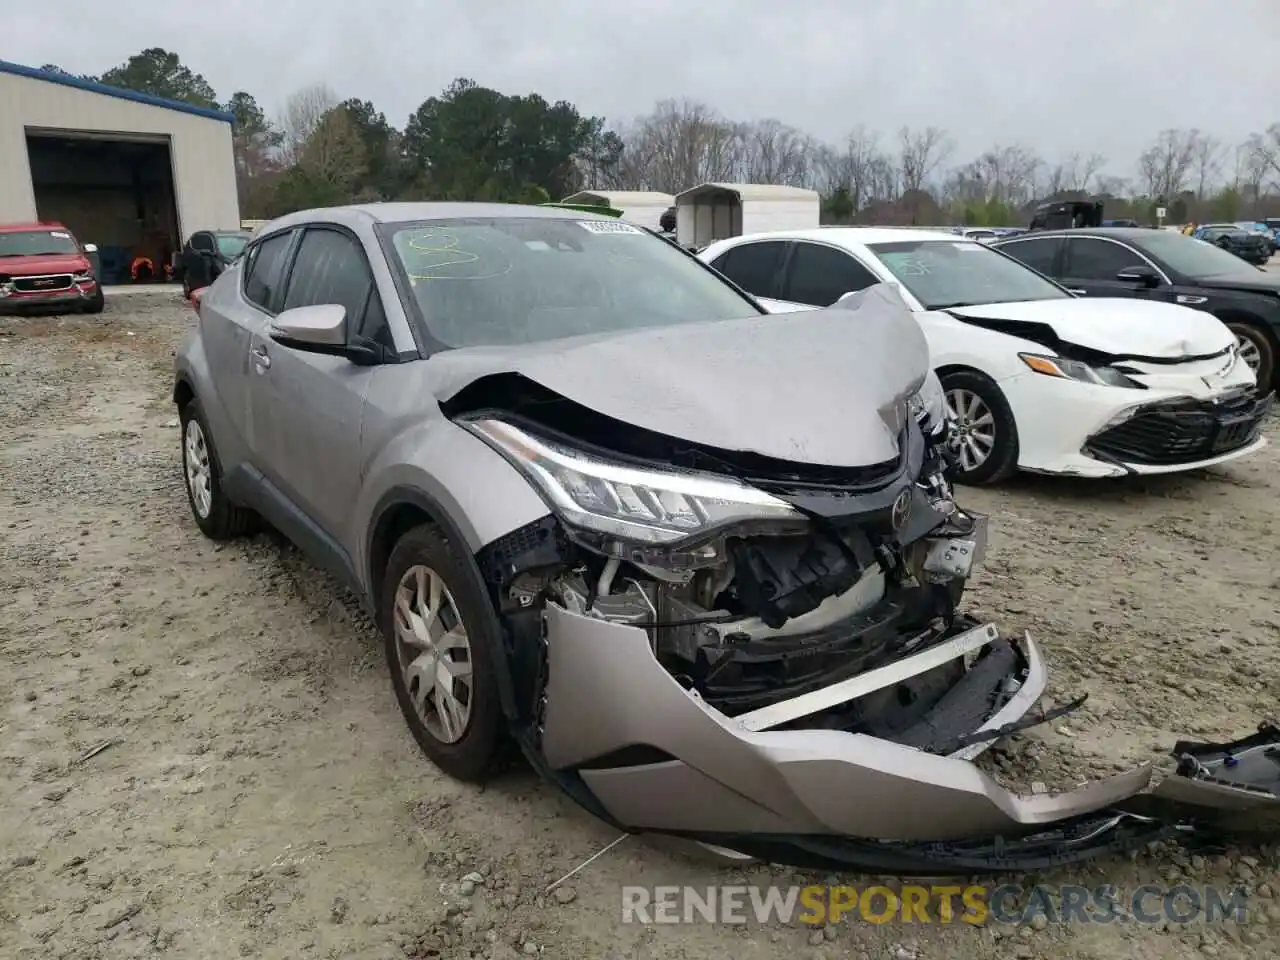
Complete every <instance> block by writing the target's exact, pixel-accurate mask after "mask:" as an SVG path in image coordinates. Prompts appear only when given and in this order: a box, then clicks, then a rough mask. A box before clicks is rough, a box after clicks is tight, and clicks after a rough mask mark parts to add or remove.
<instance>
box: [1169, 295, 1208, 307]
mask: <svg viewBox="0 0 1280 960" xmlns="http://www.w3.org/2000/svg"><path fill="white" fill-rule="evenodd" d="M1177 300H1178V303H1184V304H1186V305H1187V306H1189V307H1193V306H1196V305H1198V304H1201V303H1207V302H1208V300H1209V298H1208V297H1190V296H1187V295H1186V294H1182V293H1180V294H1178V297H1177Z"/></svg>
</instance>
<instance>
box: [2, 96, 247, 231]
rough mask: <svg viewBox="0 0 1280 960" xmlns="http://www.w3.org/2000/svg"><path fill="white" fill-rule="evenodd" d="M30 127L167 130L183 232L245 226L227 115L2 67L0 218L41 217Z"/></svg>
mask: <svg viewBox="0 0 1280 960" xmlns="http://www.w3.org/2000/svg"><path fill="white" fill-rule="evenodd" d="M28 127H35V128H40V129H46V130H65V131H66V132H67V133H68V134H74V133H76V132H78V131H80V132H92V133H98V134H104V135H106V134H112V133H118V134H121V135H122V136H125V137H127V136H128V135H129V134H152V135H160V136H167V137H169V143H170V151H171V155H172V157H173V174H174V191H175V193H176V195H177V202H178V222H179V229H180V230H181V232H182V236H183V237H184V238H185V237H186V236H188V235H189V234H190V233H191V232H192V231H193V230H216V229H227V230H236V229H239V227H240V203H239V199H238V197H237V195H236V174H235V160H234V156H233V153H232V149H231V125H230V124H229V123H224V122H222V121H220V120H213V119H210V118H207V117H198V116H195V115H193V114H187V113H181V112H179V111H176V110H167V109H164V108H162V107H155V106H150V105H148V104H142V103H135V102H133V101H130V100H122V99H119V98H118V97H110V96H106V95H104V94H99V93H92V92H90V91H88V90H78V89H76V88H74V87H68V86H63V85H62V84H57V83H49V82H47V81H43V80H35V79H31V78H28V77H22V76H15V75H13V74H8V73H0V223H6V222H9V223H12V222H20V221H24V220H34V219H35V217H36V204H35V194H34V192H33V190H32V187H31V165H30V162H29V159H28V155H27V138H26V129H27V128H28Z"/></svg>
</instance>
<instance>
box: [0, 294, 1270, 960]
mask: <svg viewBox="0 0 1280 960" xmlns="http://www.w3.org/2000/svg"><path fill="white" fill-rule="evenodd" d="M189 323H190V315H189V313H188V312H187V311H186V310H185V308H184V307H183V306H182V305H181V304H180V303H179V302H178V301H177V300H176V299H175V298H173V297H172V296H171V295H169V294H133V295H121V296H117V297H113V298H111V300H110V301H109V304H108V307H107V310H106V312H105V313H104V314H103V315H102V316H101V317H96V318H87V317H86V318H44V319H39V320H31V321H16V320H8V321H0V437H3V440H4V444H3V448H2V449H0V518H3V519H2V520H0V530H3V537H2V538H0V550H2V554H0V560H2V563H0V670H2V671H3V672H4V674H5V676H6V677H7V678H8V682H7V683H5V684H4V685H3V686H0V762H2V763H3V771H4V773H3V776H0V956H3V957H5V958H9V957H15V958H16V957H21V958H41V960H44V958H54V957H59V958H61V957H66V958H77V960H81V958H112V960H114V958H124V957H144V956H153V955H158V954H161V953H167V954H168V955H171V956H178V957H184V958H185V957H191V958H218V960H224V958H227V957H233V956H246V957H273V958H274V957H279V958H299V957H303V958H306V957H344V958H346V957H354V958H375V960H376V958H404V957H410V958H424V957H447V958H466V957H495V958H509V957H514V956H525V955H529V956H532V955H536V954H541V955H542V956H546V957H564V958H570V957H600V958H606V957H608V958H629V960H639V958H647V960H653V958H658V957H667V958H688V960H693V958H712V957H724V956H730V955H732V956H734V957H738V958H764V957H776V956H779V955H782V954H784V953H785V954H787V955H790V956H794V957H797V958H805V960H818V958H826V960H835V958H840V957H859V958H862V957H868V958H869V957H886V956H887V957H894V958H895V960H912V958H920V960H923V958H931V957H948V958H961V957H965V958H968V957H1054V958H1069V957H1096V958H1108V960H1111V958H1115V957H1118V956H1132V957H1161V958H1170V957H1192V956H1209V957H1215V956H1216V957H1223V958H1229V957H1240V958H1244V957H1268V956H1269V957H1274V956H1278V955H1280V899H1276V898H1275V894H1276V892H1277V891H1280V883H1277V881H1276V879H1275V871H1276V867H1277V864H1278V862H1280V848H1275V847H1263V848H1251V849H1226V850H1219V851H1212V850H1211V851H1197V852H1191V851H1183V850H1177V849H1171V848H1166V847H1164V846H1156V847H1154V848H1152V849H1149V850H1146V851H1143V852H1142V853H1141V854H1140V855H1137V856H1133V857H1130V858H1119V859H1116V860H1109V861H1102V862H1098V863H1095V864H1092V865H1090V866H1088V867H1087V868H1084V869H1076V870H1071V871H1066V870H1064V871H1059V872H1056V873H1052V874H1048V875H1044V876H1041V877H1036V878H1019V879H1021V880H1022V881H1023V882H1036V881H1040V882H1046V883H1058V882H1072V883H1084V884H1087V885H1088V886H1091V887H1092V886H1096V885H1098V884H1103V883H1113V884H1116V885H1119V886H1121V887H1123V888H1128V889H1133V888H1135V887H1137V886H1138V885H1140V884H1143V883H1157V884H1166V885H1172V884H1176V883H1179V882H1188V883H1194V884H1201V883H1215V884H1218V885H1223V886H1228V885H1233V884H1243V885H1245V886H1247V887H1248V889H1249V890H1250V891H1251V893H1252V899H1251V901H1250V914H1249V921H1248V922H1247V923H1245V924H1242V925H1236V924H1234V923H1227V924H1225V925H1224V924H1218V925H1214V926H1212V927H1206V926H1204V925H1199V924H1196V925H1192V926H1187V927H1178V926H1169V925H1163V924H1162V925H1160V926H1159V927H1149V926H1141V925H1134V924H1127V925H1126V924H1106V925H1093V926H1087V927H1084V926H1076V927H1068V926H1065V925H1061V924H1049V925H1043V924H1037V925H1033V926H1026V927H1021V928H1012V927H1006V926H1000V925H994V924H993V925H989V926H988V927H987V928H985V929H981V928H980V929H974V928H970V927H967V926H961V925H952V926H949V927H940V926H930V927H926V926H923V925H915V926H902V925H893V924H887V925H883V926H873V925H869V924H860V923H849V924H842V925H840V926H839V927H838V928H830V929H828V930H827V931H825V932H823V931H812V930H808V929H801V928H795V927H789V926H757V925H749V926H743V927H734V926H712V925H707V924H696V925H678V926H649V927H642V926H638V925H624V924H622V923H621V922H620V915H621V909H620V907H621V900H620V887H621V886H622V885H624V884H646V885H656V884H692V885H695V886H702V887H705V886H706V885H708V884H712V883H733V882H738V883H741V882H747V883H756V884H766V883H770V882H779V883H791V882H796V881H797V880H800V881H810V880H812V881H814V882H825V880H826V879H827V878H823V877H820V876H819V877H807V876H798V875H796V874H795V873H794V872H791V871H785V870H775V869H771V868H769V867H767V866H761V867H759V868H753V869H750V870H747V871H745V872H744V871H726V870H721V869H719V868H714V867H709V866H706V865H704V864H701V863H697V862H693V861H690V860H687V859H683V858H681V857H679V856H676V855H674V854H670V853H665V852H660V851H659V850H657V849H654V848H652V847H650V846H648V845H646V844H644V843H643V842H641V841H640V840H638V839H635V838H631V839H628V840H627V841H625V842H624V843H622V844H621V845H619V846H618V847H617V848H616V849H614V850H611V851H610V852H609V853H608V854H606V855H605V856H603V857H601V858H600V859H599V860H597V861H596V862H594V863H592V864H591V865H590V866H588V867H587V868H586V869H585V870H583V871H582V872H581V873H579V874H578V875H576V876H575V877H574V878H573V879H572V880H571V881H570V882H569V883H568V884H567V885H566V886H564V887H562V888H560V889H559V890H557V891H555V893H554V894H553V895H551V896H544V895H543V892H542V891H543V890H544V889H545V887H546V886H547V885H548V884H549V883H550V882H551V881H553V880H555V879H557V878H559V877H561V876H562V875H564V874H565V873H567V872H568V871H569V870H571V869H572V868H573V867H574V866H576V865H578V864H580V863H581V862H582V861H583V860H584V859H586V858H587V857H588V856H590V855H591V854H593V853H594V852H596V851H598V850H600V849H601V848H602V847H603V846H604V845H605V844H607V843H608V842H609V841H611V840H612V839H613V835H612V833H611V832H610V831H609V830H608V829H607V828H606V827H604V826H602V825H601V824H599V823H597V822H595V821H593V820H592V819H591V818H589V817H588V816H586V815H585V814H583V813H581V812H580V811H579V810H578V809H577V808H576V807H575V806H574V805H573V804H572V803H571V802H569V801H568V800H566V799H564V798H562V797H561V796H559V795H558V794H557V793H556V792H555V791H553V790H551V789H549V788H548V787H546V786H544V785H542V784H541V783H539V782H538V781H537V780H536V778H535V777H534V776H533V775H532V774H531V773H529V772H528V771H527V770H524V769H522V768H519V769H516V770H514V771H512V772H511V773H509V774H507V775H505V776H504V777H503V778H501V779H499V780H498V781H497V782H495V783H491V784H490V785H489V786H488V787H487V789H483V790H481V789H475V788H471V787H466V786H462V785H459V784H456V783H453V782H451V781H449V780H447V779H445V778H443V777H441V776H440V775H439V774H437V773H436V772H435V770H434V769H433V768H432V767H431V766H430V765H429V764H427V763H426V762H425V760H423V759H422V758H421V756H420V754H419V753H418V752H417V749H416V747H415V745H414V744H413V743H412V740H411V738H410V737H409V735H408V732H407V730H406V728H405V726H404V724H403V722H402V720H401V718H400V716H399V713H398V712H397V710H396V707H395V704H394V701H393V698H392V696H391V692H390V686H389V683H388V680H387V676H386V672H385V667H384V664H383V662H382V658H381V654H380V651H379V648H378V645H377V644H376V642H375V637H374V634H373V631H372V628H371V626H370V624H369V623H368V622H367V620H366V619H365V618H364V617H363V616H362V615H360V614H359V613H358V612H357V610H356V608H355V606H354V603H353V602H352V601H351V600H350V598H348V597H344V595H343V594H342V593H341V592H340V591H339V590H338V589H336V588H335V587H334V585H333V584H332V582H331V581H329V580H328V579H327V578H326V577H325V576H323V575H322V574H319V573H317V572H316V571H315V570H314V569H312V568H311V567H310V566H309V565H308V564H307V563H306V562H304V561H303V560H302V559H301V558H300V557H299V555H298V554H297V552H296V551H294V550H293V549H292V548H290V547H289V546H287V545H285V544H282V543H281V542H279V541H278V540H277V539H274V538H273V537H272V536H271V535H269V534H264V535H260V536H258V537H256V538H255V539H253V540H249V541H245V542H240V543H236V544H234V545H231V546H227V547H219V546H215V545H214V544H212V543H210V542H208V541H206V540H204V539H203V538H202V537H201V536H200V535H199V534H198V532H197V530H196V528H195V525H194V524H193V523H192V522H191V519H190V517H189V514H188V508H187V504H186V500H185V497H184V493H183V490H182V485H181V480H180V474H179V442H178V431H177V429H176V425H177V422H176V420H175V419H174V416H175V415H174V411H173V409H172V408H171V405H170V403H169V389H170V382H169V370H170V366H169V364H170V357H171V351H172V349H173V347H174V345H175V344H176V343H177V341H178V339H179V337H180V336H181V334H182V333H183V331H184V330H185V329H186V328H187V326H188V324H189ZM1269 432H1270V434H1271V436H1272V438H1273V440H1275V441H1280V421H1274V422H1273V423H1272V424H1271V425H1270V427H1269ZM1278 495H1280V444H1276V445H1272V446H1271V447H1269V448H1268V449H1267V450H1265V451H1264V452H1262V453H1261V454H1259V455H1257V456H1255V457H1254V458H1252V459H1250V460H1249V461H1247V462H1244V463H1240V464H1237V465H1231V466H1228V467H1224V468H1219V469H1214V470H1211V471H1208V472H1205V473H1202V474H1199V475H1194V476H1180V477H1164V478H1157V479H1152V480H1146V481H1141V482H1133V483H1130V482H1112V483H1097V484H1087V483H1080V482H1071V481H1049V480H1044V479H1035V478H1026V479H1020V480H1017V481H1015V482H1014V483H1013V484H1011V485H1010V486H1008V487H1007V488H1004V489H1001V490H999V491H995V492H991V491H964V499H965V501H966V502H967V503H968V504H969V505H970V506H972V507H973V508H975V509H979V510H984V511H988V512H990V513H991V514H992V515H993V543H992V549H991V551H990V556H989V561H988V564H987V566H986V569H985V571H984V572H983V573H982V575H981V576H980V577H979V578H978V580H977V582H976V583H975V585H974V587H973V590H972V592H971V594H970V601H969V602H970V604H971V605H972V606H973V607H975V608H976V609H977V611H978V612H980V613H981V614H983V615H986V616H989V617H991V618H994V619H995V620H996V621H997V622H998V623H999V624H1000V626H1001V628H1002V629H1004V630H1006V631H1022V630H1030V631H1032V632H1033V633H1034V634H1035V635H1036V636H1037V637H1038V638H1040V639H1041V640H1043V642H1044V645H1045V647H1046V649H1047V653H1048V655H1049V657H1050V659H1051V662H1052V666H1053V668H1054V675H1053V677H1054V679H1053V682H1052V683H1053V686H1052V690H1051V693H1052V695H1053V696H1054V697H1055V698H1058V699H1065V698H1068V697H1071V696H1074V695H1076V694H1078V693H1080V692H1087V693H1088V694H1089V695H1090V699H1089V703H1088V705H1087V708H1086V709H1085V710H1084V711H1082V712H1081V713H1079V714H1077V715H1075V716H1074V717H1072V718H1071V719H1069V720H1067V721H1065V722H1062V723H1058V724H1056V725H1055V726H1054V727H1053V728H1051V729H1047V730H1043V731H1040V732H1037V733H1035V734H1028V735H1025V736H1021V737H1019V738H1017V739H1016V740H1015V742H1014V744H1013V746H1012V747H1011V748H1010V749H1007V750H1004V751H1002V752H1000V753H999V754H997V755H994V756H992V757H990V758H989V759H988V760H987V761H986V762H987V763H989V764H991V765H992V769H993V770H995V771H996V773H997V774H998V776H1000V777H1002V778H1004V779H1006V780H1008V781H1009V782H1011V783H1015V784H1019V785H1022V786H1030V785H1034V784H1045V785H1047V786H1049V787H1050V788H1053V787H1059V786H1067V785H1070V784H1071V783H1074V782H1077V781H1079V780H1081V779H1083V778H1084V777H1086V776H1089V775H1096V774H1099V773H1106V772H1110V771H1112V770H1115V769H1118V768H1120V767H1122V766H1124V765H1127V764H1130V763H1132V762H1134V761H1140V760H1151V759H1157V760H1159V761H1160V762H1163V756H1164V754H1165V753H1166V752H1167V751H1168V749H1169V747H1170V746H1171V745H1172V743H1173V741H1174V740H1175V738H1177V737H1178V736H1179V735H1197V736H1204V737H1206V738H1227V737H1235V736H1241V735H1244V734H1246V733H1248V732H1251V731H1252V730H1253V728H1254V726H1255V725H1256V723H1257V722H1258V720H1259V719H1261V718H1262V717H1264V716H1266V715H1268V714H1270V715H1273V716H1274V715H1275V712H1276V702H1277V691H1278V690H1280V655H1278V654H1277V650H1278V649H1280V647H1278V646H1277V639H1278V638H1280V614H1278V613H1277V608H1276V600H1275V598H1276V596H1277V595H1278V594H1277V590H1278V588H1280V580H1278V579H1277V576H1278V575H1277V570H1278V569H1280V545H1278V544H1280V513H1278V512H1277V510H1276V506H1275V504H1276V502H1277V496H1278ZM863 879H864V878H851V880H850V881H849V882H854V883H860V882H861V881H862V880H863Z"/></svg>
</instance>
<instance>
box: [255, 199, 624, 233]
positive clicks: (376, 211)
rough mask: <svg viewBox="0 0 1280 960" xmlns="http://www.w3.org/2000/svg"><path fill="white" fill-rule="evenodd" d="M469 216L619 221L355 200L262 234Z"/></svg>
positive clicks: (497, 206) (268, 227)
mask: <svg viewBox="0 0 1280 960" xmlns="http://www.w3.org/2000/svg"><path fill="white" fill-rule="evenodd" d="M467 217H483V218H490V219H507V218H513V217H525V218H530V219H539V220H600V221H603V222H607V223H617V222H618V221H617V220H615V219H614V218H613V217H605V216H601V215H600V214H597V213H582V212H579V211H577V210H569V209H566V208H564V207H543V206H529V205H525V204H519V203H464V202H452V201H446V202H438V203H433V202H417V201H396V202H391V203H353V204H348V205H346V206H338V207H313V208H311V209H310V210H299V211H297V212H296V213H287V214H285V215H284V216H283V217H278V218H277V219H275V220H270V221H267V222H266V223H264V224H263V225H262V226H261V227H260V228H259V230H260V232H261V233H264V234H266V233H273V232H275V231H276V230H278V229H281V228H283V227H293V226H297V225H298V224H302V223H312V222H316V221H320V222H329V223H349V222H359V221H361V220H363V221H364V222H366V223H368V222H370V221H372V222H374V223H416V222H420V221H424V220H457V219H463V218H467Z"/></svg>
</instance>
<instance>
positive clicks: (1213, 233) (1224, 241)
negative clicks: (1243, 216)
mask: <svg viewBox="0 0 1280 960" xmlns="http://www.w3.org/2000/svg"><path fill="white" fill-rule="evenodd" d="M1197 233H1199V238H1198V239H1200V240H1203V241H1204V242H1205V243H1212V244H1213V245H1214V246H1215V247H1221V248H1222V249H1223V250H1225V251H1227V253H1234V254H1235V255H1236V256H1237V257H1239V258H1240V259H1241V260H1243V261H1245V262H1246V263H1252V264H1253V265H1254V266H1256V267H1260V266H1262V265H1263V264H1264V263H1266V262H1267V261H1268V260H1270V259H1271V241H1270V239H1268V238H1267V237H1264V236H1263V235H1262V234H1260V233H1255V232H1254V231H1252V230H1245V229H1243V228H1241V227H1238V226H1236V225H1235V224H1234V223H1233V224H1227V225H1225V226H1211V227H1204V228H1203V229H1201V230H1199V231H1197Z"/></svg>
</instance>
